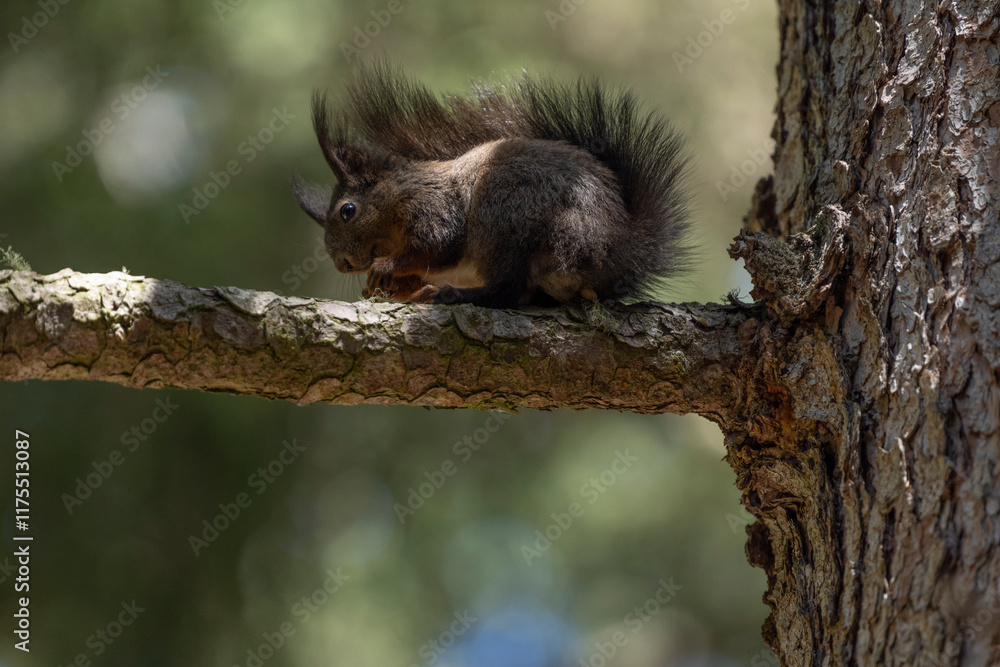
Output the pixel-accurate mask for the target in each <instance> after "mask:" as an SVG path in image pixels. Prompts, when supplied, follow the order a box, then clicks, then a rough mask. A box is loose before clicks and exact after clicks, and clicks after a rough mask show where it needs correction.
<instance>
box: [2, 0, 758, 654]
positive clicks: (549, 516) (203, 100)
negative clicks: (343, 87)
mask: <svg viewBox="0 0 1000 667" xmlns="http://www.w3.org/2000/svg"><path fill="white" fill-rule="evenodd" d="M0 27H2V29H3V32H4V34H5V39H4V43H3V44H2V45H0V220H2V222H0V245H2V246H3V247H7V246H10V247H12V248H13V249H14V250H15V251H17V252H18V253H20V254H21V255H23V256H24V258H25V259H26V260H27V261H28V262H30V264H31V266H32V268H33V269H35V270H36V271H39V272H42V273H51V272H55V271H58V270H59V269H62V268H64V267H71V268H73V269H75V270H78V271H92V272H107V271H110V270H117V269H121V268H122V267H126V268H127V269H128V270H129V271H130V272H131V273H133V274H137V275H146V276H153V277H158V278H171V279H174V280H178V281H182V282H184V283H188V284H192V285H204V286H210V285H237V286H240V287H244V288H253V289H262V290H273V291H276V292H280V293H283V294H286V295H293V294H294V295H299V296H317V297H326V298H341V299H348V300H355V299H358V298H360V296H359V294H360V284H359V283H358V282H357V281H354V282H352V281H347V280H343V279H342V278H341V277H340V276H339V275H337V274H336V272H335V271H334V269H333V267H332V263H331V262H330V261H329V260H328V259H325V258H324V257H323V255H322V251H321V248H322V246H321V244H320V233H319V228H318V227H316V226H315V225H314V224H313V223H312V222H310V221H309V220H308V219H307V218H306V217H305V216H304V215H303V214H301V213H299V212H298V211H297V209H296V208H295V206H294V204H293V202H292V200H291V197H290V196H289V194H288V179H289V175H290V174H291V173H292V172H295V171H297V172H299V173H301V174H303V175H305V176H306V177H307V178H311V179H313V180H317V181H325V180H328V179H329V175H328V172H327V171H326V168H325V165H324V163H323V161H322V159H321V157H320V154H319V151H318V149H317V148H316V147H315V141H314V138H313V136H312V133H311V128H310V125H309V120H308V102H309V96H310V92H311V90H312V89H313V88H314V87H323V88H329V89H331V90H333V91H336V90H337V89H338V88H339V86H340V82H341V81H342V80H343V78H344V77H345V74H346V73H347V72H348V67H349V62H348V60H349V58H348V56H357V57H360V58H362V59H371V58H374V57H380V56H387V57H389V58H390V59H394V60H397V61H399V62H401V63H402V64H403V65H404V66H405V68H406V69H407V70H408V71H409V72H410V73H411V74H413V75H415V76H417V77H419V78H420V79H422V80H423V81H424V82H425V83H427V84H428V85H429V86H432V87H433V88H435V89H437V90H442V91H452V92H458V91H461V90H463V89H465V88H466V87H467V85H468V83H469V81H470V80H472V79H476V78H490V77H492V76H494V75H503V74H509V73H517V72H519V71H520V70H521V69H522V68H525V69H528V70H530V71H533V72H543V73H548V74H551V75H553V76H555V77H556V78H559V79H563V80H573V79H574V78H575V77H577V76H579V75H580V74H591V73H593V74H597V75H599V76H601V77H603V78H605V79H607V80H609V81H612V82H617V83H623V84H627V85H628V86H630V87H632V88H633V89H634V90H635V91H636V92H637V94H638V95H639V96H640V97H641V98H643V99H645V100H647V101H648V103H649V104H650V105H651V106H653V107H657V108H659V109H660V110H662V111H663V113H665V114H667V115H668V116H669V117H670V118H671V119H672V121H673V122H674V124H675V125H676V126H677V127H678V128H679V129H680V130H681V131H682V132H684V133H685V134H686V135H687V136H688V137H689V138H690V148H691V153H692V155H693V156H694V158H695V162H694V165H695V169H694V177H693V179H692V190H693V195H694V201H695V217H696V226H695V228H696V236H697V238H696V241H697V243H698V245H699V247H700V261H699V263H698V265H697V268H696V270H695V271H694V273H692V274H691V275H690V276H689V277H688V279H686V280H683V281H679V282H678V283H675V284H674V285H673V286H672V289H671V291H670V292H668V293H665V294H664V295H663V298H664V299H665V300H672V301H686V300H700V301H708V300H718V299H719V298H720V296H721V295H723V294H724V293H725V292H726V291H728V290H730V289H732V288H741V289H742V290H743V291H744V293H745V292H746V291H747V288H748V284H747V281H746V276H745V273H744V272H743V271H742V269H741V268H740V267H739V266H737V265H736V264H734V263H733V262H732V261H731V260H729V259H728V257H727V255H726V251H725V249H726V246H727V245H728V243H729V240H730V239H731V238H732V237H733V236H734V235H735V234H736V232H737V230H738V228H739V224H740V220H741V218H742V216H743V214H744V213H745V211H746V209H747V205H748V202H749V198H750V194H751V192H752V189H753V184H754V182H755V181H756V180H757V178H759V177H761V176H764V175H766V174H767V173H768V172H769V171H770V162H769V160H766V159H764V157H765V156H767V155H769V154H770V152H771V141H770V139H769V133H770V129H771V125H772V110H773V104H774V98H775V82H774V75H773V72H774V64H775V62H776V58H777V34H776V20H775V16H774V7H773V6H772V4H771V3H767V2H759V1H757V0H754V2H750V1H749V0H738V1H735V2H734V1H733V0H710V1H708V2H705V1H703V0H698V1H695V0H666V1H665V0H613V1H612V0H546V1H543V2H528V1H526V0H508V1H505V2H479V1H470V0H461V1H459V0H416V1H414V0H392V1H389V0H375V1H374V2H352V3H348V2H346V1H338V2H324V1H320V0H289V1H286V2H280V3H279V2H263V1H261V0H257V1H249V0H247V1H243V0H215V1H214V2H209V1H208V0H203V1H201V2H184V1H178V0H173V1H170V2H167V1H166V0H129V1H126V0H87V1H86V2H84V1H83V0H72V1H67V0H39V1H37V2H6V3H3V5H2V6H0ZM232 164H235V165H236V168H235V169H230V173H229V174H228V176H223V175H222V174H223V172H224V171H225V170H226V169H227V165H230V166H231V165H232ZM233 172H238V173H235V174H234V173H233ZM185 206H187V207H190V209H187V208H185ZM0 416H2V419H0V424H2V428H3V431H2V432H0V441H2V443H3V445H2V448H3V452H4V453H3V454H2V456H3V460H4V463H3V465H2V466H0V471H2V474H0V509H2V512H3V513H2V524H0V527H2V534H3V537H4V539H3V540H2V542H0V591H2V593H0V601H2V603H0V615H2V617H3V619H4V621H3V623H2V626H3V633H2V637H3V640H2V641H0V664H2V665H70V664H80V665H83V664H93V665H222V666H231V665H244V666H248V667H250V666H253V665H258V666H259V665H268V666H272V665H274V666H277V665H379V666H393V665H399V666H401V667H407V666H409V665H431V664H436V665H449V666H459V665H461V666H465V665H469V666H477V667H478V666H486V667H493V666H495V667H506V666H512V667H514V666H516V667H550V666H551V667H556V666H564V665H565V666H570V665H584V666H591V667H602V666H603V665H605V664H607V665H612V664H613V665H621V666H630V667H653V666H662V665H685V666H700V665H706V666H707V665H750V666H752V667H759V666H761V665H773V664H776V661H775V660H774V659H773V656H771V655H770V654H769V653H768V652H767V651H766V650H765V649H764V646H763V643H762V641H761V639H760V636H759V629H760V625H761V622H762V621H763V619H764V617H765V616H766V608H765V606H764V605H763V604H762V602H761V594H762V592H763V590H764V585H765V582H764V577H763V574H762V573H761V572H760V571H759V570H754V569H752V568H750V566H749V565H748V564H747V563H746V560H745V557H744V552H743V545H744V542H745V534H744V527H745V525H746V522H747V519H748V518H749V517H748V516H747V515H746V514H745V512H743V511H742V509H741V508H740V506H739V504H738V497H739V494H738V492H737V491H736V489H735V487H734V484H733V481H734V480H733V473H732V471H731V470H730V468H729V467H728V466H727V465H726V464H725V463H724V462H722V460H721V459H722V457H723V455H724V450H723V447H722V438H721V435H720V432H719V430H718V429H717V428H716V427H715V426H714V425H712V424H710V423H708V422H707V421H705V420H702V419H700V418H697V417H693V416H690V417H683V418H682V417H675V416H672V415H663V416H658V417H649V416H638V415H632V414H618V413H610V412H597V411H591V412H571V411H556V412H530V411H525V412H523V413H521V414H519V415H515V416H511V417H509V418H506V416H505V415H503V416H497V415H492V414H491V413H486V412H477V411H428V410H423V409H418V408H407V407H392V408H386V407H380V406H358V407H331V406H323V405H313V406H309V407H298V406H295V405H293V404H288V403H273V402H267V401H264V400H261V399H257V398H252V397H238V396H226V395H210V394H201V393H196V392H181V391H174V390H161V391H141V392H140V391H134V390H127V389H123V388H121V387H117V386H112V385H104V384H99V383H82V382H73V383H69V382H67V383H37V382H25V383H17V384H11V383H7V384H2V385H0ZM14 429H21V430H23V431H26V432H28V433H30V437H31V443H32V448H31V452H32V458H31V466H32V473H31V474H32V477H31V484H32V486H31V490H32V496H31V501H32V511H31V532H32V534H33V535H34V536H35V541H34V543H33V545H32V552H33V560H32V562H31V567H32V569H31V607H30V609H31V614H32V616H31V619H32V626H31V627H32V631H33V634H32V640H31V653H30V654H25V653H22V652H20V651H16V650H14V648H13V643H14V639H13V635H12V632H11V631H12V629H13V622H12V616H11V615H12V613H13V610H14V602H13V599H14V591H13V584H14V578H15V576H16V575H15V574H14V572H13V571H12V570H11V565H12V564H13V559H12V557H11V552H12V549H13V546H12V545H13V542H12V541H11V537H12V535H13V533H14V526H13V519H14V509H13V502H12V497H13V492H12V478H13V475H12V472H11V471H12V469H13V461H14V455H13V451H14V450H13V440H14V435H13V433H14ZM282 451H284V452H286V453H285V454H283V455H282ZM116 452H117V454H116ZM282 456H283V457H284V461H282V458H281V457H282ZM616 460H619V461H623V460H628V461H630V462H632V463H631V465H629V466H627V467H626V466H624V464H623V463H619V464H617V469H615V465H614V464H615V461H616ZM443 469H445V470H447V471H451V473H452V474H444V473H442V472H440V471H442V470H443ZM102 471H103V473H102ZM442 479H443V482H442ZM594 480H596V481H594ZM240 494H245V495H243V496H241V495H240ZM414 494H416V495H414ZM422 496H426V497H422ZM238 501H240V502H238ZM240 503H242V505H243V506H240ZM408 503H409V504H410V506H411V507H413V508H415V509H414V510H413V512H412V513H409V512H408V513H406V514H405V515H402V520H401V515H400V511H399V508H400V507H403V506H406V505H407V504H408ZM572 503H578V504H579V506H580V507H581V508H582V510H583V513H582V515H579V516H576V517H574V518H572V523H571V525H566V516H565V514H566V513H567V511H568V508H569V507H570V505H571V504H572ZM237 509H238V510H239V514H238V516H236V510H237ZM227 512H228V513H229V514H230V517H232V518H230V517H225V516H224V514H225V513H227ZM206 522H207V524H212V523H215V526H216V528H220V529H218V530H217V532H213V531H212V529H206V525H207V524H206ZM559 523H562V524H563V526H559V525H558V524H559ZM536 531H541V532H542V533H544V532H546V531H548V533H549V535H550V536H554V537H555V539H553V540H551V541H550V542H545V541H543V540H541V539H540V538H539V534H540V533H536ZM192 536H194V538H198V539H202V540H204V542H203V543H200V544H199V543H197V542H196V541H195V540H194V538H193V537H192ZM123 605H124V606H123ZM119 622H127V623H128V624H127V625H122V626H120V625H118V623H119Z"/></svg>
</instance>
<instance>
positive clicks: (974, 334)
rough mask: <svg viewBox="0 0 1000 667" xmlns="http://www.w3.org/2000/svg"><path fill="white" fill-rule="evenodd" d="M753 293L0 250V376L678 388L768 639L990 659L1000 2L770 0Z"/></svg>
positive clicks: (750, 224) (437, 396) (374, 395)
mask: <svg viewBox="0 0 1000 667" xmlns="http://www.w3.org/2000/svg"><path fill="white" fill-rule="evenodd" d="M779 6H780V10H781V18H780V22H781V24H780V28H781V40H782V43H781V59H780V62H779V65H778V92H779V102H778V118H777V123H776V125H775V129H774V138H775V140H776V151H775V174H774V176H773V178H769V179H767V180H765V181H762V182H761V183H760V184H758V187H757V190H756V193H755V195H754V203H753V208H752V210H751V213H750V215H749V216H748V218H747V220H746V225H745V231H744V233H742V234H741V235H740V236H739V237H738V238H737V240H736V242H735V243H734V244H733V246H732V248H731V253H732V254H733V256H735V257H741V258H743V259H744V260H745V262H746V265H747V268H748V270H749V271H750V273H751V275H752V276H753V279H754V284H755V290H754V294H753V295H754V297H755V298H756V299H757V300H758V301H759V305H758V306H757V307H754V308H740V307H733V306H719V305H712V304H709V305H705V306H701V305H696V304H687V305H684V306H666V307H655V306H654V307H631V308H624V309H621V310H616V311H613V313H612V315H613V316H614V317H615V318H616V319H617V322H616V323H614V324H612V325H609V326H608V327H607V331H603V332H602V331H596V330H594V329H593V328H592V327H589V326H587V325H586V324H583V323H582V322H583V320H585V319H586V318H584V317H582V315H581V314H580V313H577V312H574V311H573V310H572V309H560V310H554V311H533V312H528V313H511V312H502V311H486V310H482V309H477V308H472V307H468V306H461V307H455V308H449V307H412V306H400V305H390V304H384V305H374V304H360V305H358V304H343V303H337V302H323V301H316V300H310V299H295V298H291V299H287V298H286V299H281V298H278V297H276V296H275V295H272V294H268V293H254V292H246V291H242V290H235V289H231V288H229V289H212V290H197V289H193V288H188V287H184V286H182V285H177V284H176V283H169V282H167V281H152V280H146V279H137V278H133V277H130V276H125V275H123V274H109V275H107V276H92V275H91V276H83V275H80V274H74V273H72V272H65V273H62V274H56V275H54V276H47V277H42V276H36V275H34V274H26V273H10V272H7V273H0V334H2V347H0V379H9V380H12V379H25V378H43V379H61V378H84V379H86V378H89V379H106V380H111V381H115V382H119V383H122V384H126V385H129V386H136V387H146V386H164V385H172V386H186V387H193V388H199V389H204V390H211V391H228V392H233V393H250V394H256V395H261V396H266V397H271V398H286V399H292V400H297V401H331V402H341V403H357V402H362V401H370V402H380V403H401V402H405V403H417V404H422V405H436V406H449V407H455V406H472V407H494V406H501V407H508V408H510V407H519V406H523V407H538V408H552V407H576V408H580V407H599V408H611V409H624V410H634V411H639V412H663V411H671V412H678V413H683V412H696V413H699V414H703V415H705V416H706V417H708V418H709V419H712V420H713V421H715V422H716V423H718V424H719V425H720V427H721V428H722V430H723V432H724V434H725V437H726V445H727V448H728V460H729V462H730V463H731V465H732V466H733V468H734V469H735V470H736V473H737V483H738V485H739V487H740V488H741V490H742V491H743V493H744V496H743V501H744V503H745V505H746V506H747V508H748V509H749V510H750V511H751V512H752V513H753V514H754V515H755V516H757V517H758V519H759V520H758V521H757V522H756V523H755V524H753V525H752V526H750V527H749V528H748V533H749V540H748V543H747V553H748V556H749V558H750V561H751V562H752V563H753V564H755V565H758V566H760V567H762V568H764V569H765V571H766V572H767V575H768V590H767V593H766V594H765V601H766V602H767V603H768V604H769V605H770V606H771V609H772V613H771V616H770V617H769V618H768V620H767V621H766V623H765V626H764V636H765V639H766V640H767V641H768V643H769V644H770V646H771V647H772V648H773V649H774V651H775V652H776V653H777V655H778V656H779V657H780V658H781V661H782V664H785V665H882V664H901V665H992V664H1000V641H998V632H1000V548H998V544H1000V482H998V480H997V471H998V467H1000V462H998V459H1000V437H998V428H1000V384H998V367H1000V316H998V313H997V306H998V305H1000V261H998V260H1000V222H998V196H997V195H998V192H1000V187H998V181H1000V130H998V126H1000V56H998V49H997V41H998V35H1000V10H998V7H997V5H996V4H994V3H991V2H990V1H989V0H966V1H965V2H950V3H949V2H943V3H940V4H938V5H928V4H926V3H924V4H921V3H914V2H909V1H905V0H887V1H883V2H875V1H874V0H867V1H865V2H858V1H848V0H840V1H838V0H831V1H830V2H825V3H811V2H796V1H794V0H779Z"/></svg>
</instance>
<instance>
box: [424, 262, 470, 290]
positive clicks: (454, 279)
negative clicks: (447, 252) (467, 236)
mask: <svg viewBox="0 0 1000 667" xmlns="http://www.w3.org/2000/svg"><path fill="white" fill-rule="evenodd" d="M424 282H426V283H427V284H428V285H434V286H436V287H442V286H444V285H451V286H452V287H482V286H483V285H485V283H484V282H483V279H482V278H480V277H479V271H478V270H477V267H476V265H475V263H474V262H472V261H471V260H468V259H463V260H462V261H461V262H459V263H458V264H457V265H455V266H453V267H451V268H450V269H445V270H444V271H437V272H435V273H428V274H427V275H425V276H424Z"/></svg>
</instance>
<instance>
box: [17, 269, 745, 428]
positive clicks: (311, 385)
mask: <svg viewBox="0 0 1000 667" xmlns="http://www.w3.org/2000/svg"><path fill="white" fill-rule="evenodd" d="M750 313H751V311H750V310H748V309H746V308H739V307H732V306H724V305H719V304H708V305H699V304H683V305H642V306H638V305H637V306H621V307H617V308H615V309H614V310H611V311H608V314H609V315H611V316H612V317H611V318H608V319H609V321H610V322H611V325H610V327H612V328H613V330H609V331H607V332H604V331H599V330H597V329H595V328H594V327H592V326H591V325H589V324H587V323H586V320H587V317H586V314H585V313H584V312H583V311H582V310H581V309H579V308H573V307H568V308H559V309H532V310H527V311H504V310H491V309H486V308H477V307H474V306H468V305H462V306H424V305H404V304H399V303H372V302H359V303H345V302H340V301H325V300H321V299H310V298H300V297H281V296H278V295H276V294H273V293H271V292H252V291H247V290H242V289H237V288H233V287H214V288H207V289H206V288H194V287H188V286H185V285H182V284H179V283H176V282H173V281H169V280H156V279H153V278H144V277H137V276H131V275H127V274H124V273H118V272H114V273H109V274H81V273H75V272H73V271H70V270H69V269H64V270H63V271H60V272H59V273H55V274H52V275H49V276H42V275H38V274H35V273H31V272H13V271H2V272H0V333H2V347H0V379H3V380H25V379H41V380H68V379H73V380H103V381H108V382H115V383H118V384H122V385H125V386H128V387H136V388H145V387H182V388H189V389H200V390H203V391H218V392H228V393H234V394H252V395H256V396H262V397H265V398H279V399H286V400H292V401H297V402H299V403H313V402H316V401H325V402H329V403H338V404H357V403H380V404H395V403H407V404H410V405H423V406H434V407H475V408H493V407H500V408H505V409H516V408H542V409H548V408H558V407H565V408H578V409H579V408H606V409H614V410H630V411H634V412H642V413H660V412H674V413H679V414H680V413H687V412H694V413H698V414H701V415H704V416H706V417H708V418H709V419H711V420H713V421H715V422H718V423H720V424H724V423H725V422H726V421H728V420H730V419H731V417H732V415H733V414H734V413H735V412H738V411H739V406H740V395H741V394H742V391H741V390H740V384H739V381H738V379H737V376H736V369H737V367H738V365H739V362H740V355H741V349H742V348H743V345H741V343H740V335H739V332H740V327H741V325H744V324H746V325H748V328H750V329H752V328H753V325H754V320H753V319H752V318H751V317H750Z"/></svg>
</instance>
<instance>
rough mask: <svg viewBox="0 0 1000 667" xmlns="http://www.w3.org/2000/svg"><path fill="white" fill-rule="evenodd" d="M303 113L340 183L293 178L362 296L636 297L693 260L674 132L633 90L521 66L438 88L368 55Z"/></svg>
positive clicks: (535, 300) (479, 300) (513, 300)
mask: <svg viewBox="0 0 1000 667" xmlns="http://www.w3.org/2000/svg"><path fill="white" fill-rule="evenodd" d="M312 121H313V127H314V130H315V132H316V136H317V138H318V139H319V145H320V148H321V149H322V152H323V156H324V157H325V158H326V162H327V164H328V165H329V166H330V169H331V170H333V173H334V176H336V180H337V184H336V187H335V188H332V189H331V188H328V187H322V186H316V185H311V184H306V183H304V182H302V181H301V180H300V179H298V177H294V178H293V181H292V190H293V193H294V195H295V198H296V200H297V201H298V204H299V206H300V207H301V208H302V210H303V211H305V212H306V213H307V214H308V215H309V216H310V217H311V218H312V219H313V220H315V221H316V222H318V223H319V224H320V225H321V226H322V227H323V228H324V230H325V244H326V249H327V251H328V252H329V254H330V256H331V257H332V258H333V260H334V263H335V265H336V268H337V270H339V271H341V272H343V273H350V274H361V273H365V272H367V274H368V277H367V284H366V287H365V290H364V292H363V296H365V297H366V298H367V297H371V296H374V295H376V294H379V293H382V294H383V295H385V296H388V297H390V298H393V299H396V300H399V301H409V302H416V303H445V304H454V303H471V304H474V305H477V306H485V307H491V308H516V307H518V306H524V305H556V304H560V303H569V302H581V301H592V302H603V301H623V300H635V299H643V298H649V297H651V295H652V294H653V292H654V291H655V290H656V289H657V288H658V287H659V286H660V284H661V282H662V281H664V280H665V279H667V278H670V277H671V276H675V275H677V274H678V273H679V272H681V271H682V270H684V269H685V267H686V265H687V261H688V258H689V256H690V250H691V247H690V246H689V245H688V243H687V240H686V233H687V231H688V228H689V220H688V214H687V195H686V192H685V187H684V182H685V177H686V174H687V163H688V159H687V156H686V154H685V151H684V147H683V140H682V138H681V137H680V135H679V134H678V133H676V132H675V131H674V130H673V129H671V127H670V126H669V125H668V124H667V122H666V121H665V120H663V119H662V118H660V117H659V116H657V115H656V114H655V113H653V112H643V111H641V110H640V108H639V105H638V103H637V101H636V98H635V96H634V95H633V94H632V93H631V92H630V91H628V90H625V89H617V90H609V89H608V88H607V87H606V86H605V85H603V84H602V83H601V82H600V81H598V80H597V79H595V78H581V79H580V80H579V81H578V82H577V83H576V85H565V84H560V83H557V82H554V81H551V80H549V79H540V78H532V77H530V76H528V75H527V74H525V75H524V76H523V77H522V78H518V79H512V80H510V81H507V82H506V83H502V84H500V85H496V86H490V85H487V84H482V83H478V84H475V85H474V87H473V94H472V96H471V97H466V98H463V97H447V98H444V99H440V98H438V97H437V96H435V95H434V94H433V93H431V92H430V91H428V90H427V88H425V87H424V86H422V85H421V84H419V83H417V82H415V81H413V80H411V79H408V78H407V77H406V76H404V75H403V73H402V72H401V70H400V69H399V68H398V67H395V66H392V65H390V64H387V63H385V62H376V63H375V64H374V65H369V66H363V65H361V66H358V70H357V71H356V72H355V74H354V76H353V77H351V78H350V79H349V83H348V85H347V94H346V97H345V99H344V103H343V106H342V108H341V109H340V111H339V113H337V114H334V113H333V111H332V109H331V108H330V105H329V104H328V102H327V97H326V95H325V94H322V93H320V92H315V93H314V94H313V99H312Z"/></svg>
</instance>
